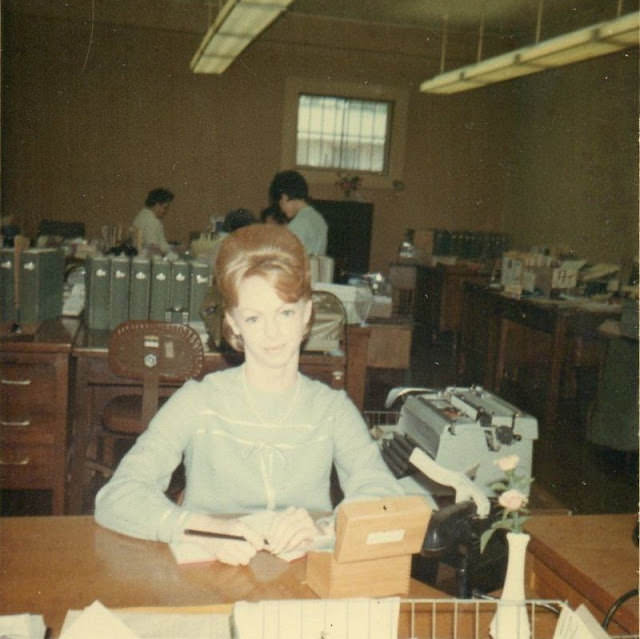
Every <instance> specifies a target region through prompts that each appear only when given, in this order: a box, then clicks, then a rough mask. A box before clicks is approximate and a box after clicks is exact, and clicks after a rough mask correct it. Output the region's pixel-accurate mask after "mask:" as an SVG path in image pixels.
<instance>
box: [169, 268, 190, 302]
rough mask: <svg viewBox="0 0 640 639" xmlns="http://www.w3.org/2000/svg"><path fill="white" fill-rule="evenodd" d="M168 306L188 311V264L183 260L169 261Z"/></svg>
mask: <svg viewBox="0 0 640 639" xmlns="http://www.w3.org/2000/svg"><path fill="white" fill-rule="evenodd" d="M169 308H170V309H171V310H172V311H181V312H183V313H184V312H188V309H189V264H188V263H187V262H186V261H185V260H176V261H175V262H171V286H170V289H169Z"/></svg>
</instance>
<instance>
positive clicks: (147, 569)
mask: <svg viewBox="0 0 640 639" xmlns="http://www.w3.org/2000/svg"><path fill="white" fill-rule="evenodd" d="M0 538H1V539H2V543H1V544H0V614H14V613H24V612H31V613H37V614H42V615H43V616H44V619H45V623H46V624H47V625H48V627H49V628H51V629H52V631H53V637H57V636H58V633H59V630H60V628H61V627H62V623H63V621H64V617H65V615H66V613H67V610H69V609H82V608H84V607H85V606H88V605H89V604H91V603H92V602H93V601H94V600H96V599H98V600H99V601H101V602H102V603H103V604H104V605H105V606H107V607H108V608H123V607H146V606H192V605H193V606H198V605H209V604H216V603H228V602H234V601H240V600H245V601H260V600H264V599H291V598H297V599H306V598H314V597H315V594H314V593H313V591H312V590H311V589H310V588H309V587H308V586H307V585H306V584H304V583H303V582H304V575H305V563H306V562H305V560H304V559H300V560H298V561H294V562H292V563H285V562H283V561H281V560H279V559H276V558H274V557H272V556H271V555H269V554H267V553H258V555H257V556H256V557H255V558H254V559H253V560H252V562H251V564H250V565H249V566H248V567H233V566H227V565H224V564H219V563H205V564H193V565H177V564H176V562H175V560H174V559H173V556H172V554H171V552H170V550H169V548H168V546H167V545H166V544H164V543H160V542H151V541H143V540H139V539H133V538H130V537H125V536H123V535H119V534H117V533H114V532H111V531H109V530H106V529H104V528H101V527H100V526H98V525H97V524H96V523H95V522H94V520H93V518H92V517H89V516H81V517H5V518H0ZM410 595H411V596H413V597H438V596H442V593H440V591H437V590H435V589H433V588H429V587H428V586H425V585H424V584H421V583H419V582H417V581H414V580H412V583H411V592H410Z"/></svg>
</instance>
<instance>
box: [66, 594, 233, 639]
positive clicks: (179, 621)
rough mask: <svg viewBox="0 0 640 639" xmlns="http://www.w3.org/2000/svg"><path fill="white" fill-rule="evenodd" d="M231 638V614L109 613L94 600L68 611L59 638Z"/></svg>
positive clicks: (129, 611)
mask: <svg viewBox="0 0 640 639" xmlns="http://www.w3.org/2000/svg"><path fill="white" fill-rule="evenodd" d="M176 637H180V639H230V638H231V633H230V630H229V615H228V614H213V613H210V614H206V613H203V614H189V613H179V612H156V611H151V612H144V611H136V610H116V611H113V610H109V609H107V608H105V607H104V606H103V605H102V604H101V603H100V602H99V601H94V602H93V603H92V604H91V605H90V606H87V607H86V608H85V609H84V610H69V611H68V612H67V616H66V618H65V621H64V626H63V627H62V633H61V635H60V639H176Z"/></svg>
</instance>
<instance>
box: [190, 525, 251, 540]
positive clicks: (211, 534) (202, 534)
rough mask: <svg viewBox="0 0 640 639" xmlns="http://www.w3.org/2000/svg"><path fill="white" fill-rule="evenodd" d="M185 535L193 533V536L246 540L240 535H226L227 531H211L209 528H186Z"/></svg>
mask: <svg viewBox="0 0 640 639" xmlns="http://www.w3.org/2000/svg"><path fill="white" fill-rule="evenodd" d="M184 534H185V535H194V536H195V537H213V538H214V539H235V540H236V541H247V539H246V537H243V536H242V535H228V534H227V533H219V532H211V531H210V530H194V529H193V528H187V529H186V530H185V531H184Z"/></svg>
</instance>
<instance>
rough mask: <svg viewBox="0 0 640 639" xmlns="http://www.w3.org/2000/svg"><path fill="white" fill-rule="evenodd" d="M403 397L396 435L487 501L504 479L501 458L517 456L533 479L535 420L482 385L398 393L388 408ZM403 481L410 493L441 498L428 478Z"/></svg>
mask: <svg viewBox="0 0 640 639" xmlns="http://www.w3.org/2000/svg"><path fill="white" fill-rule="evenodd" d="M401 398H402V399H404V402H403V404H402V408H401V410H400V416H399V419H398V423H397V424H396V426H395V427H394V428H393V429H392V430H393V431H396V432H397V433H400V434H405V435H408V436H409V437H410V438H411V439H413V440H414V441H415V442H416V443H417V444H418V445H419V446H420V447H421V448H422V449H423V450H424V451H425V452H426V453H427V454H428V455H429V456H430V457H431V458H432V459H433V460H434V461H435V462H436V463H437V464H439V465H440V466H443V467H444V468H447V469H450V470H455V471H459V472H461V473H464V474H465V475H467V476H468V477H469V478H470V479H472V480H473V482H474V483H475V484H476V486H477V487H478V488H480V489H481V490H482V491H484V493H485V494H486V495H487V496H489V497H491V496H493V491H492V490H491V488H490V486H489V485H490V484H491V483H492V482H494V481H497V480H500V479H502V477H503V473H502V471H501V470H500V469H499V468H498V467H497V466H496V464H495V463H494V462H495V461H496V460H498V459H500V458H501V457H505V456H506V455H518V456H519V457H520V464H519V467H520V469H521V470H522V471H523V472H524V473H526V474H531V463H532V456H533V441H534V440H536V439H537V437H538V421H537V419H536V418H535V417H533V416H531V415H529V414H527V413H525V412H523V411H521V410H520V409H519V408H516V407H515V406H513V405H512V404H509V403H508V402H506V401H505V400H503V399H500V398H499V397H497V396H496V395H494V394H493V393H490V392H489V391H486V390H484V389H483V388H482V387H480V386H471V387H456V386H450V387H447V388H445V389H443V390H433V389H420V388H395V389H393V390H391V391H390V392H389V395H388V396H387V400H386V405H387V407H389V406H391V405H393V404H395V403H396V402H397V401H398V400H399V399H401ZM388 434H389V433H388ZM401 481H402V482H403V483H404V484H405V490H406V491H407V492H408V493H420V492H423V491H425V490H426V491H428V492H429V493H430V494H432V495H438V494H442V493H443V489H442V487H441V486H440V487H439V486H438V485H437V484H434V483H433V482H431V481H430V480H429V479H428V478H426V477H420V476H418V477H413V476H411V477H406V478H404V479H402V480H401ZM445 492H446V491H445Z"/></svg>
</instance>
